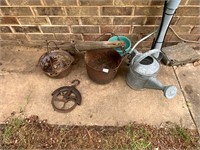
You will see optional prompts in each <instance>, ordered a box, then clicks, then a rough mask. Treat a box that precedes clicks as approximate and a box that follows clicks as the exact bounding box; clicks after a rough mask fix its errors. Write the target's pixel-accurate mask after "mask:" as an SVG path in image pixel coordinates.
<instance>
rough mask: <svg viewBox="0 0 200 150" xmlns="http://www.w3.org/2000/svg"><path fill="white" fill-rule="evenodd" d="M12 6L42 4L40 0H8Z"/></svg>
mask: <svg viewBox="0 0 200 150" xmlns="http://www.w3.org/2000/svg"><path fill="white" fill-rule="evenodd" d="M7 1H8V3H9V4H10V5H11V6H15V5H19V6H21V5H23V6H24V5H41V2H40V0H7Z"/></svg>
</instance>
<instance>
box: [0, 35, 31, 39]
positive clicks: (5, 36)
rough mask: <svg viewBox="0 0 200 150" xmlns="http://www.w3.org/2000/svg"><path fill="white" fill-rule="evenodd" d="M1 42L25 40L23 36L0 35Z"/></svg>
mask: <svg viewBox="0 0 200 150" xmlns="http://www.w3.org/2000/svg"><path fill="white" fill-rule="evenodd" d="M0 36H1V38H2V40H27V38H26V36H25V34H0Z"/></svg>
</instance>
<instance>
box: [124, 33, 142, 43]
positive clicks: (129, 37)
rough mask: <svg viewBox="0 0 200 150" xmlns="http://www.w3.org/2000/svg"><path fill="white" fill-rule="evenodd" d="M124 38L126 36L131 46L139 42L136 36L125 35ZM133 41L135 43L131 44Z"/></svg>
mask: <svg viewBox="0 0 200 150" xmlns="http://www.w3.org/2000/svg"><path fill="white" fill-rule="evenodd" d="M124 36H126V37H127V38H128V39H129V40H130V41H131V43H133V44H135V43H136V42H137V41H138V40H139V38H138V36H137V35H136V34H128V35H126V34H125V35H124ZM133 41H135V42H133Z"/></svg>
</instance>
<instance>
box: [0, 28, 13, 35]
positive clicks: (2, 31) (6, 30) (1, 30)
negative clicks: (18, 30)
mask: <svg viewBox="0 0 200 150" xmlns="http://www.w3.org/2000/svg"><path fill="white" fill-rule="evenodd" d="M0 32H1V33H11V32H12V31H11V30H10V28H9V27H7V26H0Z"/></svg>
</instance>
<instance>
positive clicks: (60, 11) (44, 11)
mask: <svg viewBox="0 0 200 150" xmlns="http://www.w3.org/2000/svg"><path fill="white" fill-rule="evenodd" d="M34 11H37V13H38V15H42V16H43V15H48V16H63V15H65V13H64V8H63V7H35V8H34Z"/></svg>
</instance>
